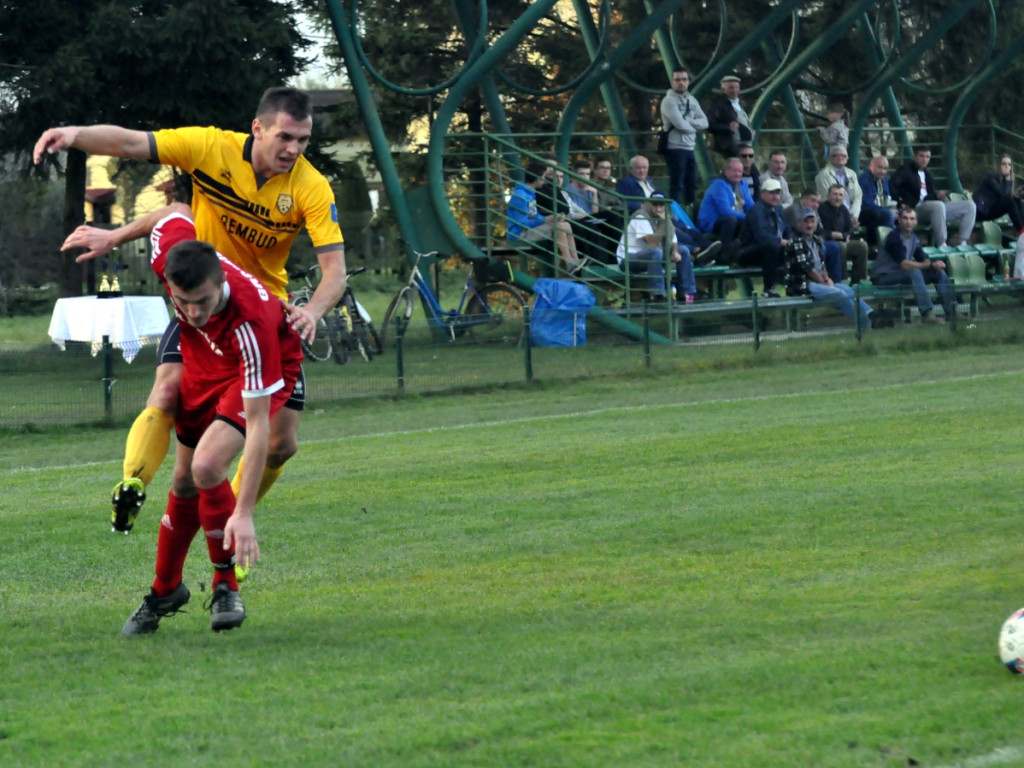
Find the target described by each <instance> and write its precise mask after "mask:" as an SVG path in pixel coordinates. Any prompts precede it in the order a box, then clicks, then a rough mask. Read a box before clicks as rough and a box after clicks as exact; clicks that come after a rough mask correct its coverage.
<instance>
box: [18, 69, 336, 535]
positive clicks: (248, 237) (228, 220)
mask: <svg viewBox="0 0 1024 768" xmlns="http://www.w3.org/2000/svg"><path fill="white" fill-rule="evenodd" d="M312 128H313V117H312V110H311V106H310V101H309V97H308V96H307V95H306V94H305V93H303V92H302V91H299V90H297V89H295V88H287V87H282V88H271V89H269V90H267V91H266V92H265V93H264V94H263V98H262V99H261V100H260V104H259V106H258V107H257V109H256V117H255V119H254V120H253V121H252V131H251V133H250V134H244V133H235V132H231V131H223V130H220V129H218V128H177V129H167V130H159V131H153V132H149V131H137V130H130V129H127V128H121V127H119V126H115V125H93V126H84V127H83V126H68V127H63V128H50V129H49V130H47V131H45V132H44V133H43V135H42V136H41V137H40V138H39V140H38V141H37V142H36V145H35V149H34V153H33V156H34V159H35V162H36V163H39V162H40V160H41V159H42V157H43V155H44V154H45V153H54V152H58V151H60V150H62V149H68V148H71V147H74V148H76V149H80V150H82V151H83V152H88V153H90V154H94V155H109V156H113V157H130V158H138V159H144V160H151V161H153V162H159V163H163V164H165V165H174V166H177V167H178V168H181V169H182V170H184V171H186V172H187V173H188V174H189V175H190V176H191V177H192V182H193V195H192V211H193V214H194V216H195V227H196V236H197V237H198V238H199V239H201V240H205V241H208V242H210V243H212V244H213V245H214V247H215V248H216V249H217V250H218V251H220V252H221V253H222V254H224V255H225V256H227V257H228V258H229V259H231V260H232V261H234V262H235V263H237V264H238V265H239V266H241V267H242V268H243V269H245V270H246V271H248V272H250V273H251V274H253V275H254V276H256V277H258V278H259V279H260V280H261V281H262V282H263V283H264V284H265V285H266V286H267V287H268V288H270V289H271V290H272V291H273V292H274V293H275V294H277V295H278V296H279V297H280V298H282V299H287V288H286V286H287V284H288V276H287V274H286V272H285V263H286V261H287V259H288V252H289V249H290V248H291V245H292V242H293V241H294V239H295V236H296V235H297V234H298V233H299V231H300V230H301V229H302V227H303V225H305V227H306V229H307V230H308V232H309V235H310V238H311V240H312V241H313V247H314V249H315V251H316V255H317V260H318V261H319V263H320V269H321V272H322V279H321V281H320V284H319V285H318V286H317V288H316V291H315V292H314V293H313V296H312V298H311V299H310V301H309V303H308V304H307V305H306V306H305V307H301V308H297V309H296V310H295V311H293V312H292V313H291V317H292V323H293V325H294V327H295V329H296V330H297V331H298V332H299V333H300V334H301V335H303V336H305V337H307V338H308V337H310V336H312V334H313V333H314V331H315V328H316V324H317V322H318V321H319V320H320V318H321V317H322V316H323V315H324V314H325V313H326V312H328V311H329V310H330V309H331V308H333V307H334V305H335V304H337V303H338V301H339V300H340V299H341V296H342V294H343V293H344V292H345V250H344V242H343V240H342V234H341V229H340V228H339V226H338V215H337V208H336V207H335V203H334V195H333V193H332V191H331V188H330V185H329V184H328V182H327V180H326V179H325V178H324V177H323V176H322V175H321V174H320V173H319V172H318V171H317V170H316V169H315V168H313V166H312V165H311V164H310V163H309V161H307V160H306V159H305V158H304V157H303V156H302V153H303V152H304V151H305V149H306V145H307V144H308V143H309V138H310V134H311V132H312ZM92 237H93V238H94V239H93V241H92V242H90V247H93V248H97V247H98V248H104V247H106V248H109V247H111V246H112V245H114V243H112V242H108V243H101V242H97V238H99V237H100V236H99V235H96V234H93V235H92ZM158 357H159V364H158V366H157V374H156V381H155V382H154V385H153V389H152V390H151V392H150V394H149V398H148V399H147V400H146V409H145V410H144V411H143V412H142V413H141V414H140V415H139V416H138V418H137V419H136V420H135V423H134V424H133V425H132V428H131V431H130V432H129V433H128V441H127V445H126V447H125V460H124V476H123V479H122V481H121V482H119V483H118V484H117V486H116V487H115V488H114V494H113V499H112V503H113V510H112V513H111V523H112V525H113V527H114V529H115V530H122V531H124V532H126V533H127V532H128V531H130V530H131V527H132V525H134V523H135V518H136V516H137V515H138V512H139V509H140V508H141V506H142V502H143V501H144V500H145V498H146V493H145V489H146V486H147V485H148V484H149V483H150V482H151V481H152V479H153V476H154V475H155V474H156V471H157V469H158V468H159V466H160V464H161V463H162V462H163V460H164V457H165V456H166V454H167V449H168V447H169V445H170V429H171V427H172V426H173V424H174V414H175V409H176V408H177V404H178V389H179V384H180V382H181V375H182V364H181V355H180V353H179V352H178V341H177V324H176V323H174V322H172V324H171V326H170V327H168V330H167V333H165V334H164V338H163V340H161V343H160V350H159V353H158ZM303 400H304V386H303V382H302V381H301V379H300V381H299V383H298V384H297V385H296V387H295V396H294V397H293V399H292V400H291V401H289V403H288V404H287V406H286V408H285V409H284V410H285V411H286V412H285V413H282V414H281V416H282V417H283V418H281V419H280V428H279V429H277V430H275V433H274V434H271V436H270V446H269V450H268V453H267V463H266V467H265V468H264V472H263V477H262V480H261V483H260V488H259V492H258V496H257V498H262V496H263V495H264V494H265V493H266V492H267V490H268V489H269V488H270V486H271V485H273V483H274V481H275V480H276V479H277V477H278V476H279V475H280V474H281V470H282V468H283V467H284V463H285V462H286V461H287V460H288V459H289V458H291V456H293V455H294V454H295V451H296V450H297V449H298V444H297V441H296V432H297V428H298V422H299V412H300V411H301V410H302V407H303ZM240 475H241V469H240V468H239V471H238V473H237V474H236V477H235V481H233V485H235V484H237V480H238V477H239V476H240ZM236 491H237V489H236Z"/></svg>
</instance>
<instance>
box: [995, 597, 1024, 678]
mask: <svg viewBox="0 0 1024 768" xmlns="http://www.w3.org/2000/svg"><path fill="white" fill-rule="evenodd" d="M999 659H1000V660H1001V661H1002V662H1003V664H1005V665H1006V668H1007V669H1008V670H1010V671H1011V672H1013V674H1015V675H1019V674H1020V673H1021V672H1024V608H1021V609H1020V610H1019V611H1015V612H1014V613H1013V615H1012V616H1010V618H1008V619H1007V620H1006V621H1004V622H1003V628H1002V629H1001V630H999Z"/></svg>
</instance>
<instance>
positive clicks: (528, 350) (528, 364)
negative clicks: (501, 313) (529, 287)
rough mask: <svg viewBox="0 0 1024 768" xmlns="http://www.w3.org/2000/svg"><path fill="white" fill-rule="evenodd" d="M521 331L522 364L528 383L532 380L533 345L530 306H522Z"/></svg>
mask: <svg viewBox="0 0 1024 768" xmlns="http://www.w3.org/2000/svg"><path fill="white" fill-rule="evenodd" d="M523 333H524V334H525V336H524V341H525V342H526V343H525V344H524V345H523V365H524V366H525V369H526V383H527V384H529V383H530V382H532V381H533V345H532V344H531V342H530V308H529V307H528V306H527V307H523Z"/></svg>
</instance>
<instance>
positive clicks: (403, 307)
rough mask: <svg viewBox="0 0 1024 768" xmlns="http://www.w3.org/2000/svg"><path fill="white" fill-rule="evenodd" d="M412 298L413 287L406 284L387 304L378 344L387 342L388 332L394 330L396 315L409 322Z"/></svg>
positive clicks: (382, 344)
mask: <svg viewBox="0 0 1024 768" xmlns="http://www.w3.org/2000/svg"><path fill="white" fill-rule="evenodd" d="M412 299H413V289H412V287H411V286H408V285H407V286H405V287H404V288H403V289H402V290H400V291H399V292H398V293H397V294H396V295H395V298H393V299H392V300H391V303H390V304H388V311H387V312H385V313H384V325H382V326H381V329H380V344H381V347H382V348H383V346H384V344H385V343H386V342H387V337H388V334H389V333H391V332H392V331H393V330H395V318H396V317H401V318H403V321H404V322H406V323H408V322H409V318H410V317H412Z"/></svg>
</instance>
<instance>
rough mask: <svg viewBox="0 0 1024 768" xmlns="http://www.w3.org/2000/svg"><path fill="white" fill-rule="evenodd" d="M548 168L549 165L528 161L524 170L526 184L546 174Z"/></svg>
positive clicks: (537, 161) (538, 161)
mask: <svg viewBox="0 0 1024 768" xmlns="http://www.w3.org/2000/svg"><path fill="white" fill-rule="evenodd" d="M550 167H551V165H550V164H549V163H545V162H542V161H540V160H530V162H528V163H527V164H526V168H525V169H524V170H525V171H526V180H527V182H530V181H532V180H533V179H537V178H540V177H541V176H543V175H544V174H545V173H546V172H547V170H548V168H550Z"/></svg>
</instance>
